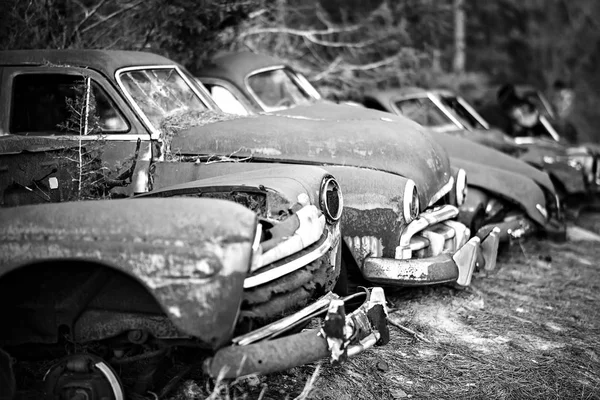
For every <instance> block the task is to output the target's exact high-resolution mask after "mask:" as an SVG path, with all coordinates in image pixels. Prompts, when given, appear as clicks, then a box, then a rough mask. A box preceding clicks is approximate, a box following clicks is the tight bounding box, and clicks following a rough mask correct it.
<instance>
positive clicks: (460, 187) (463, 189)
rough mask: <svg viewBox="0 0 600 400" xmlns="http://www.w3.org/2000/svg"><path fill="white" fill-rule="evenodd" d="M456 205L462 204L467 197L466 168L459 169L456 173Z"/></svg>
mask: <svg viewBox="0 0 600 400" xmlns="http://www.w3.org/2000/svg"><path fill="white" fill-rule="evenodd" d="M454 187H455V188H456V205H457V206H459V207H460V206H462V205H463V204H464V203H465V199H466V198H467V190H468V188H467V172H466V171H465V170H464V169H462V168H461V169H459V170H458V173H457V174H456V184H455V186H454Z"/></svg>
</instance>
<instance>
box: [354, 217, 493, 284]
mask: <svg viewBox="0 0 600 400" xmlns="http://www.w3.org/2000/svg"><path fill="white" fill-rule="evenodd" d="M418 221H419V220H415V222H418ZM440 225H441V226H440ZM449 230H453V232H454V235H453V236H452V234H450V233H449ZM492 233H493V234H492ZM499 233H500V229H497V228H494V227H490V229H489V230H485V231H483V232H482V230H480V231H479V232H478V233H477V235H476V236H474V237H472V238H471V239H469V240H467V238H468V235H469V234H470V230H469V229H468V228H467V227H465V226H464V225H463V224H461V223H459V222H456V221H444V222H443V223H442V224H439V225H435V226H434V227H432V228H431V229H430V228H427V229H425V230H423V233H422V234H421V235H419V236H414V237H413V238H411V246H413V247H417V246H415V245H416V244H419V246H421V245H424V246H423V249H422V250H421V249H419V250H418V252H417V253H416V255H417V256H424V257H423V258H418V257H417V258H411V259H401V260H400V259H391V258H379V257H367V258H365V260H364V263H363V265H362V268H361V271H362V274H363V276H364V277H365V279H367V280H369V281H371V282H375V283H378V284H385V285H390V286H422V285H433V284H441V283H457V284H458V285H460V286H468V285H469V284H470V282H471V278H472V276H473V273H474V271H475V270H476V269H477V268H478V267H480V268H489V270H492V269H494V268H495V264H496V255H497V253H498V244H499ZM436 242H437V243H436ZM484 242H485V246H483V243H484ZM454 246H459V247H454Z"/></svg>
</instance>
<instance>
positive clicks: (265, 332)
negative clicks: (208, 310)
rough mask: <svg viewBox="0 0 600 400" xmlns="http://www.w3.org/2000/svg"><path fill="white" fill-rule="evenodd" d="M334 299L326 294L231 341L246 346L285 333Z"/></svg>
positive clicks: (323, 308) (334, 295)
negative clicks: (292, 312) (290, 313)
mask: <svg viewBox="0 0 600 400" xmlns="http://www.w3.org/2000/svg"><path fill="white" fill-rule="evenodd" d="M357 295H359V296H360V295H362V293H357V294H355V295H352V296H348V297H347V298H346V299H348V298H355V297H358V296H357ZM335 299H339V296H338V295H337V294H335V293H332V292H328V293H326V294H325V295H324V296H322V297H321V298H319V299H318V300H317V301H315V302H314V303H312V304H310V305H308V306H306V307H305V308H303V309H302V310H300V311H298V312H296V313H294V314H292V315H288V316H287V317H285V318H282V319H280V320H277V321H275V322H272V323H270V324H269V325H265V326H263V327H261V328H258V329H256V330H254V331H252V332H249V333H247V334H245V335H241V336H237V337H235V338H233V339H232V340H231V341H232V342H233V343H234V344H237V345H239V346H247V345H249V344H252V343H255V342H258V341H259V340H264V339H270V338H272V337H274V336H276V335H278V334H280V333H282V332H285V331H287V330H289V329H291V328H293V327H295V326H297V325H298V324H300V323H302V322H303V321H305V320H307V319H310V318H313V317H315V316H317V315H319V314H321V313H322V312H324V311H325V310H327V307H328V305H329V303H330V301H331V300H335Z"/></svg>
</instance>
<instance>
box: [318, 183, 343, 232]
mask: <svg viewBox="0 0 600 400" xmlns="http://www.w3.org/2000/svg"><path fill="white" fill-rule="evenodd" d="M320 202H321V210H323V213H324V214H325V217H326V218H327V220H328V221H330V222H334V221H337V220H339V219H340V217H341V216H342V210H343V209H344V198H343V197H342V189H341V188H340V185H339V183H338V182H337V181H336V180H335V178H334V177H332V176H328V177H326V178H325V179H323V182H321V196H320Z"/></svg>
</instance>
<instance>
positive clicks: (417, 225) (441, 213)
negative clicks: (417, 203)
mask: <svg viewBox="0 0 600 400" xmlns="http://www.w3.org/2000/svg"><path fill="white" fill-rule="evenodd" d="M457 215H458V208H456V207H454V206H451V205H445V206H442V207H439V208H436V209H434V210H432V211H427V212H424V213H421V215H419V218H417V219H415V220H414V221H413V222H411V223H410V224H408V225H407V226H406V228H404V232H402V235H400V244H399V245H398V246H397V247H396V255H395V258H396V259H399V260H405V259H409V258H411V257H412V251H411V249H410V240H411V239H412V237H413V236H414V235H415V234H417V233H418V232H420V231H422V230H423V229H425V228H427V227H428V226H431V225H434V224H437V223H438V222H443V221H445V220H447V219H450V218H454V217H456V216H457Z"/></svg>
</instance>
